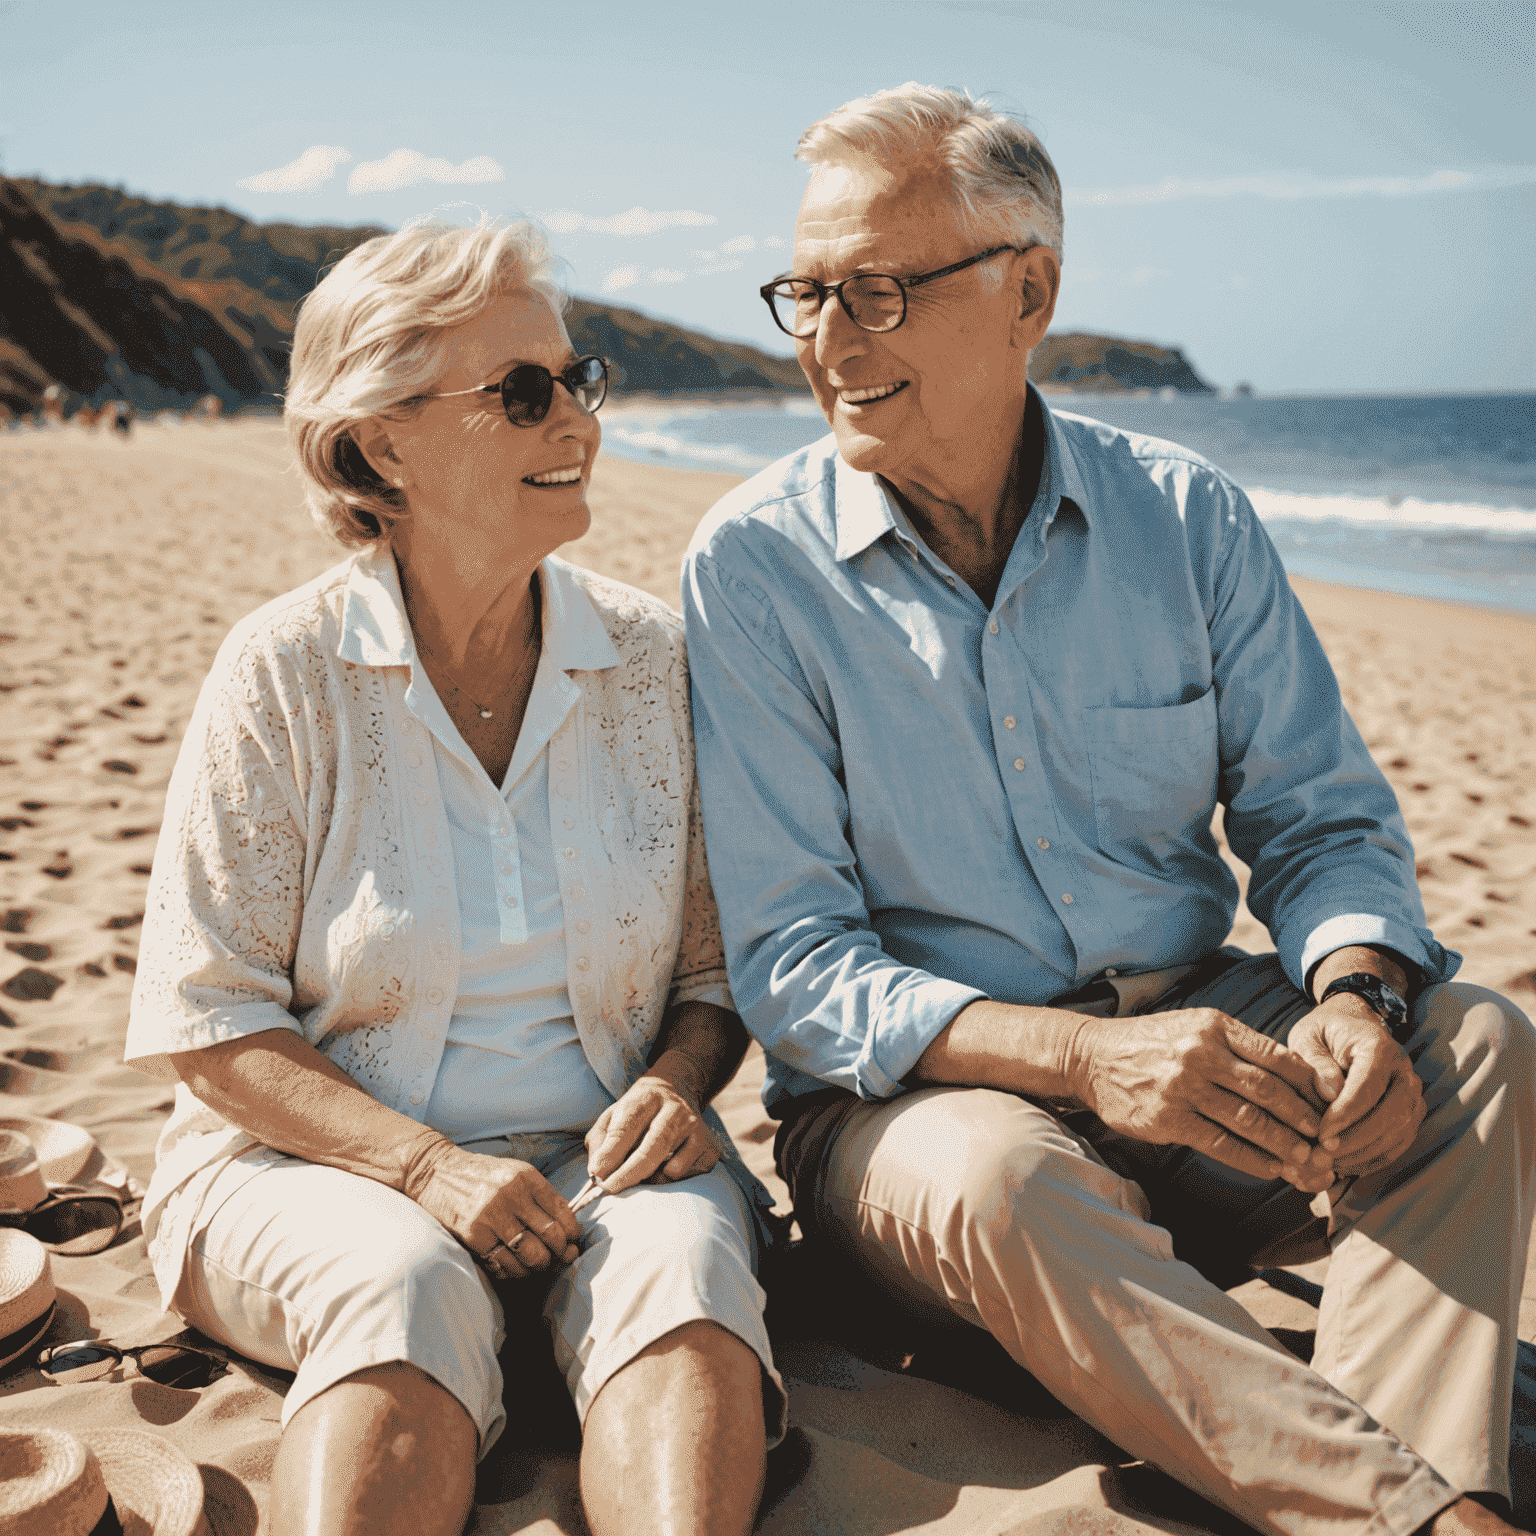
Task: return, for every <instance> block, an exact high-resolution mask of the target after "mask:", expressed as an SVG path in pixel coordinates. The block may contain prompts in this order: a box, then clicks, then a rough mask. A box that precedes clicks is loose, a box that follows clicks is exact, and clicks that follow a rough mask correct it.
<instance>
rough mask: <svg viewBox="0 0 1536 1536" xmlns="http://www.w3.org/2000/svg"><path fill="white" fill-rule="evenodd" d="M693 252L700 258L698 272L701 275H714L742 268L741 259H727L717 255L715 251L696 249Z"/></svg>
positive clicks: (737, 270)
mask: <svg viewBox="0 0 1536 1536" xmlns="http://www.w3.org/2000/svg"><path fill="white" fill-rule="evenodd" d="M693 254H694V255H695V256H697V257H698V258H699V266H698V268H697V273H696V275H697V276H699V277H714V276H715V275H716V273H719V272H739V271H740V270H741V263H740V262H739V261H726V260H724V259H723V258H721V257H719V256H717V255H715V253H714V252H713V251H695V252H693Z"/></svg>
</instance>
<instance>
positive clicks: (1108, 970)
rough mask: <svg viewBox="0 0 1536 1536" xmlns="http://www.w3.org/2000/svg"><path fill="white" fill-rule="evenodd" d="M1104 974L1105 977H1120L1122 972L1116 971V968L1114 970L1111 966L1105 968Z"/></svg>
mask: <svg viewBox="0 0 1536 1536" xmlns="http://www.w3.org/2000/svg"><path fill="white" fill-rule="evenodd" d="M1104 974H1105V975H1106V976H1118V975H1119V974H1120V972H1119V971H1117V970H1116V969H1115V968H1114V966H1112V965H1110V966H1106V967H1105V968H1104Z"/></svg>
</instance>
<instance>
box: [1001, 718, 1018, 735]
mask: <svg viewBox="0 0 1536 1536" xmlns="http://www.w3.org/2000/svg"><path fill="white" fill-rule="evenodd" d="M1018 723H1019V722H1018V721H1017V720H1015V719H1014V718H1013V716H1012V715H1004V716H1003V724H1004V725H1005V726H1006V727H1007V728H1008V729H1009V730H1010V731H1011V730H1012V729H1013V728H1014V726H1016V725H1017V724H1018Z"/></svg>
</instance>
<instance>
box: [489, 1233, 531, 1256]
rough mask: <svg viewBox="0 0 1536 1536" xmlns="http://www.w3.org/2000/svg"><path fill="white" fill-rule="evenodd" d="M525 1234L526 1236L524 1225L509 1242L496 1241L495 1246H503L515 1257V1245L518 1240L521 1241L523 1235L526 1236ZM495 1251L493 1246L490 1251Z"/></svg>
mask: <svg viewBox="0 0 1536 1536" xmlns="http://www.w3.org/2000/svg"><path fill="white" fill-rule="evenodd" d="M527 1236H528V1228H527V1227H524V1228H523V1230H522V1231H521V1232H519V1233H518V1234H517V1236H516V1237H514V1238H513V1239H512V1241H511V1242H509V1243H505V1242H504V1243H497V1244H496V1248H505V1249H506V1250H507V1252H508V1253H510V1254H511V1255H512V1257H513V1258H514V1259H515V1258H516V1257H517V1245H518V1244H519V1243H520V1242H522V1240H523V1239H524V1238H525V1237H527ZM495 1251H496V1249H495V1248H493V1249H492V1250H491V1252H492V1253H494V1252H495Z"/></svg>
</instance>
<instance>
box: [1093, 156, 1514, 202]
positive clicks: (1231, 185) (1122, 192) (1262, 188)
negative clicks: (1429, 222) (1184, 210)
mask: <svg viewBox="0 0 1536 1536" xmlns="http://www.w3.org/2000/svg"><path fill="white" fill-rule="evenodd" d="M1533 183H1536V165H1506V166H1494V167H1491V168H1489V169H1486V170H1481V171H1432V172H1430V174H1428V175H1427V176H1317V175H1314V174H1313V173H1312V172H1311V171H1277V172H1271V173H1269V174H1266V175H1263V176H1226V177H1220V178H1218V179H1216V180H1212V181H1201V180H1186V179H1183V178H1180V177H1175V176H1170V177H1168V178H1167V179H1166V180H1164V181H1159V182H1153V183H1150V184H1148V185H1146V186H1139V187H1100V188H1098V189H1097V190H1095V191H1084V192H1074V191H1069V192H1067V193H1066V198H1065V200H1066V201H1067V202H1068V203H1070V204H1072V205H1074V206H1076V207H1079V208H1123V207H1133V206H1137V205H1142V204H1147V203H1172V202H1177V201H1179V200H1181V199H1183V198H1190V197H1264V198H1271V199H1278V200H1281V201H1286V202H1291V201H1296V200H1299V199H1302V198H1314V197H1427V196H1430V195H1432V194H1434V193H1436V192H1470V191H1493V190H1497V189H1500V188H1503V187H1525V186H1530V185H1532V184H1533Z"/></svg>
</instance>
